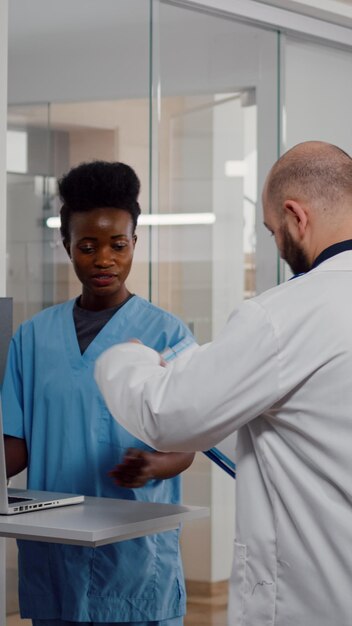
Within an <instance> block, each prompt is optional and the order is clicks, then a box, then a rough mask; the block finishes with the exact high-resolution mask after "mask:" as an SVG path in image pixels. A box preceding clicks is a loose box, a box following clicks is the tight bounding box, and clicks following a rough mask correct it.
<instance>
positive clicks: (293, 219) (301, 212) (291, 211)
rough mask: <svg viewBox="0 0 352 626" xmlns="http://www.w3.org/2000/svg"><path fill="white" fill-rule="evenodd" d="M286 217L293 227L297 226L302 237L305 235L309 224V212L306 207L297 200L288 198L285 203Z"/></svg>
mask: <svg viewBox="0 0 352 626" xmlns="http://www.w3.org/2000/svg"><path fill="white" fill-rule="evenodd" d="M284 210H285V214H286V219H287V222H288V223H289V224H291V227H293V228H295V229H296V231H297V232H298V234H299V236H300V237H301V238H303V237H304V235H305V232H306V228H307V224H308V212H307V210H306V208H305V207H304V206H303V205H302V204H301V203H300V202H296V200H286V201H285V203H284Z"/></svg>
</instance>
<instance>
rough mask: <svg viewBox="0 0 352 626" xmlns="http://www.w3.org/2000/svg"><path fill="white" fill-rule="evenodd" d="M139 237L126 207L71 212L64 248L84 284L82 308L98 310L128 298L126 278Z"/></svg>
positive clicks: (115, 304)
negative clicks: (134, 233) (68, 234)
mask: <svg viewBox="0 0 352 626" xmlns="http://www.w3.org/2000/svg"><path fill="white" fill-rule="evenodd" d="M136 239H137V237H136V236H135V235H133V222H132V218H131V215H130V214H129V213H128V212H127V211H124V210H123V209H117V208H116V209H115V208H100V209H92V210H89V211H84V212H82V213H81V212H79V213H73V214H72V215H71V217H70V241H69V242H67V243H66V244H65V247H66V250H67V252H68V254H69V256H70V258H71V261H72V264H73V267H74V270H75V272H76V274H77V277H78V279H79V280H80V281H81V283H82V297H81V302H80V305H81V307H83V308H85V309H90V310H93V311H94V310H95V311H98V310H102V309H107V308H110V307H113V306H117V305H118V304H120V303H121V302H123V301H124V300H125V299H126V298H127V296H128V294H129V291H128V290H127V287H126V285H125V281H126V279H127V276H128V274H129V272H130V269H131V265H132V259H133V253H134V247H135V243H136Z"/></svg>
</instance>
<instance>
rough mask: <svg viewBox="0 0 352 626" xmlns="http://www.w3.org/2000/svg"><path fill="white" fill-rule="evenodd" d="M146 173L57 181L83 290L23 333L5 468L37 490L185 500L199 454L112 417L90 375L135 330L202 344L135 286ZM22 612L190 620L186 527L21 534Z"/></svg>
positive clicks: (140, 622) (16, 353) (11, 389)
mask: <svg viewBox="0 0 352 626" xmlns="http://www.w3.org/2000/svg"><path fill="white" fill-rule="evenodd" d="M139 188H140V184H139V180H138V178H137V176H136V174H135V172H134V171H133V169H132V168H131V167H129V166H128V165H125V164H124V163H107V162H103V161H95V162H92V163H83V164H81V165H79V166H78V167H75V168H73V169H72V170H71V171H69V172H68V174H67V175H65V176H64V177H63V178H62V179H61V180H60V181H59V194H60V198H61V200H62V208H61V213H60V215H61V235H62V240H63V245H64V247H65V249H66V251H67V254H68V256H69V258H70V260H71V262H72V265H73V268H74V271H75V273H76V275H77V277H78V279H79V280H80V282H81V285H82V290H81V294H80V295H78V297H76V298H74V299H73V300H69V301H68V302H64V303H63V304H58V305H56V306H53V307H50V308H47V309H45V310H43V311H42V312H40V313H39V314H37V315H35V316H34V317H33V318H32V319H30V320H28V321H26V322H24V323H23V324H21V326H20V327H19V329H18V330H17V332H16V334H15V335H14V337H13V339H12V342H11V346H10V351H9V357H8V363H7V368H6V373H5V378H4V384H3V390H2V402H3V408H4V432H5V433H6V437H5V446H6V454H7V469H8V474H9V476H11V475H14V474H16V473H18V472H19V471H21V470H22V469H24V468H25V467H27V468H28V487H29V488H30V489H44V490H49V491H61V492H69V493H81V494H85V495H87V496H100V497H104V496H105V497H108V498H124V499H129V500H141V501H144V502H166V503H178V502H179V501H180V476H179V474H180V472H182V471H183V470H185V469H186V468H187V467H188V466H189V465H190V464H191V463H192V460H193V454H188V453H186V454H183V453H169V454H164V453H159V452H156V451H155V450H153V449H151V448H149V447H148V446H146V445H145V444H144V443H142V442H141V441H139V440H137V439H135V438H134V437H133V436H132V435H130V434H129V433H128V432H127V431H126V430H124V429H123V428H122V427H121V426H119V425H118V424H117V422H116V421H115V419H113V417H112V416H111V415H110V413H109V411H108V408H107V406H106V404H105V402H104V400H103V398H102V396H101V394H100V392H99V390H98V387H97V385H96V383H95V381H94V375H93V372H94V364H95V361H96V359H97V358H98V357H99V355H100V354H101V353H102V352H103V351H104V350H106V349H107V348H109V347H110V346H112V345H114V344H116V343H120V342H124V341H127V340H129V339H131V338H136V339H140V340H141V341H142V342H143V343H144V344H146V345H148V346H150V347H151V348H154V349H155V350H157V351H159V352H162V351H163V350H165V349H166V348H168V347H172V346H173V345H175V344H176V343H177V342H179V341H180V340H182V339H185V338H186V339H187V338H189V340H190V341H193V339H192V336H191V334H190V332H189V330H188V328H187V327H186V326H185V325H184V324H183V323H182V322H181V321H180V320H179V319H177V318H176V317H175V316H173V315H171V314H170V313H168V312H166V311H163V310H162V309H160V308H158V307H156V306H154V305H153V304H151V303H150V302H147V301H146V300H144V299H143V298H141V297H139V296H138V295H135V294H133V293H131V292H130V291H129V290H128V288H127V286H126V279H127V277H128V275H129V272H130V269H131V265H132V260H133V253H134V248H135V245H136V241H137V235H136V232H135V231H136V225H137V220H138V215H139V214H140V207H139V204H138V194H139ZM18 545H19V576H20V583H19V594H20V609H21V616H22V617H23V618H31V619H32V620H33V624H34V626H60V624H64V623H65V622H69V623H70V625H71V626H73V624H72V623H73V622H78V623H82V622H85V623H104V624H114V625H115V626H117V625H119V624H120V625H121V626H122V624H123V625H124V626H126V625H130V626H132V625H133V626H181V625H182V624H183V617H182V616H183V615H184V613H185V588H184V579H183V572H182V564H181V558H180V548H179V536H178V530H175V531H169V532H164V533H160V534H157V535H152V536H148V537H141V538H138V539H133V540H129V541H123V542H119V543H115V544H112V545H107V546H102V547H98V548H95V549H93V548H87V547H81V546H74V545H63V544H51V543H44V542H35V541H19V542H18Z"/></svg>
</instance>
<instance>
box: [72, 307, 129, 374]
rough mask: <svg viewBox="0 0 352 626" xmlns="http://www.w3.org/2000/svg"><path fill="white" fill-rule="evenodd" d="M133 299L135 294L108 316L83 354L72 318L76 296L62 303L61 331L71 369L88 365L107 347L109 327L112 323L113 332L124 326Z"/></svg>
mask: <svg viewBox="0 0 352 626" xmlns="http://www.w3.org/2000/svg"><path fill="white" fill-rule="evenodd" d="M135 299H136V296H134V297H133V298H130V299H129V300H128V301H127V302H126V303H125V304H124V306H123V307H121V308H119V309H118V310H117V311H116V313H115V314H114V315H113V316H112V317H111V318H110V320H109V321H108V322H107V323H106V324H105V326H103V328H102V329H101V330H100V331H99V333H98V334H97V335H96V337H95V338H94V339H93V341H92V342H91V343H90V344H89V346H88V347H87V349H86V350H85V351H84V352H83V354H81V350H80V347H79V343H78V339H77V333H76V328H75V323H74V319H73V307H74V304H75V301H76V298H74V299H73V300H68V301H67V302H65V303H64V304H63V307H64V315H62V316H61V324H62V332H63V337H64V341H65V342H66V346H67V350H68V354H69V359H70V362H71V365H72V368H73V369H75V370H79V369H81V368H82V366H86V367H88V366H89V365H90V364H91V363H92V361H95V360H96V359H97V358H98V356H100V354H101V353H102V352H103V351H104V350H106V349H107V348H108V347H109V345H110V343H109V341H110V342H111V339H109V337H110V328H111V327H112V325H113V327H114V332H116V331H118V329H119V326H121V327H122V326H124V324H125V323H126V315H127V316H129V314H130V309H131V307H133V303H134V301H135Z"/></svg>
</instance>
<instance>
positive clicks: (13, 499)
mask: <svg viewBox="0 0 352 626" xmlns="http://www.w3.org/2000/svg"><path fill="white" fill-rule="evenodd" d="M32 499H33V498H19V497H17V496H9V497H8V501H9V504H14V503H15V502H27V500H32Z"/></svg>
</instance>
